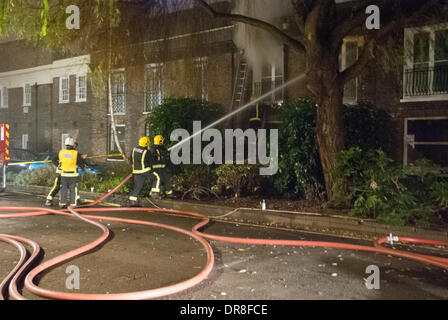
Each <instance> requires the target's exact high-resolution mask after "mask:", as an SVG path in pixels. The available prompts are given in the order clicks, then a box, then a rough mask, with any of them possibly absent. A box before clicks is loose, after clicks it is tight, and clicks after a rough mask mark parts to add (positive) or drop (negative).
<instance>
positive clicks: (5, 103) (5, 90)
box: [0, 85, 9, 108]
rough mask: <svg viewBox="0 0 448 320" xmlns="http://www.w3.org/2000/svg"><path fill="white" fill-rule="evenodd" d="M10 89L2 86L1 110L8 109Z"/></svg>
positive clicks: (0, 91)
mask: <svg viewBox="0 0 448 320" xmlns="http://www.w3.org/2000/svg"><path fill="white" fill-rule="evenodd" d="M8 99H9V98H8V87H6V86H1V85H0V108H8V103H9V101H8Z"/></svg>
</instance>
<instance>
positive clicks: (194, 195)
mask: <svg viewBox="0 0 448 320" xmlns="http://www.w3.org/2000/svg"><path fill="white" fill-rule="evenodd" d="M215 182H216V174H215V170H214V167H212V166H208V165H186V166H184V170H183V172H181V173H179V174H177V175H175V176H174V177H173V179H172V183H173V186H174V192H175V193H176V194H178V195H179V196H180V197H181V198H182V199H185V198H190V199H195V200H201V199H204V198H210V197H212V196H217V195H216V193H215V192H214V191H212V186H213V185H214V184H215Z"/></svg>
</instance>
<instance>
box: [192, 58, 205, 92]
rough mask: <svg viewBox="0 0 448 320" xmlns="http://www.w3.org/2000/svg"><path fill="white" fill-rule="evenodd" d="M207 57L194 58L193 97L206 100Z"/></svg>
mask: <svg viewBox="0 0 448 320" xmlns="http://www.w3.org/2000/svg"><path fill="white" fill-rule="evenodd" d="M207 64H208V58H207V57H200V58H195V59H194V84H193V86H194V92H193V94H194V97H196V98H199V99H202V100H208V86H207Z"/></svg>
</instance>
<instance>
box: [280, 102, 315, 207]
mask: <svg viewBox="0 0 448 320" xmlns="http://www.w3.org/2000/svg"><path fill="white" fill-rule="evenodd" d="M315 109H316V108H315V103H314V102H313V101H312V100H310V99H300V100H296V101H291V102H288V103H286V104H285V105H283V107H282V111H281V120H282V125H281V126H280V128H279V170H278V172H277V174H276V175H275V177H274V184H275V186H276V187H277V189H278V191H279V192H280V193H283V194H286V195H287V196H297V197H304V198H322V195H323V191H324V188H323V186H324V177H323V172H322V167H321V164H320V157H319V150H318V146H317V142H316V130H315V128H316V110H315Z"/></svg>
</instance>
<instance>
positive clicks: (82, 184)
mask: <svg viewBox="0 0 448 320" xmlns="http://www.w3.org/2000/svg"><path fill="white" fill-rule="evenodd" d="M125 177H126V176H116V177H108V178H105V179H101V178H100V177H99V176H98V175H94V174H84V175H82V177H81V179H80V181H79V184H78V187H79V190H81V191H91V188H92V187H93V188H94V189H93V191H94V192H98V193H107V192H109V190H112V189H113V188H115V187H116V186H117V185H118V184H119V183H120V182H121V181H123V179H124V178H125ZM131 190H132V179H130V180H129V181H128V182H126V183H125V184H124V185H123V186H122V187H121V188H120V189H118V190H117V191H116V193H117V194H127V193H129V192H130V191H131Z"/></svg>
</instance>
